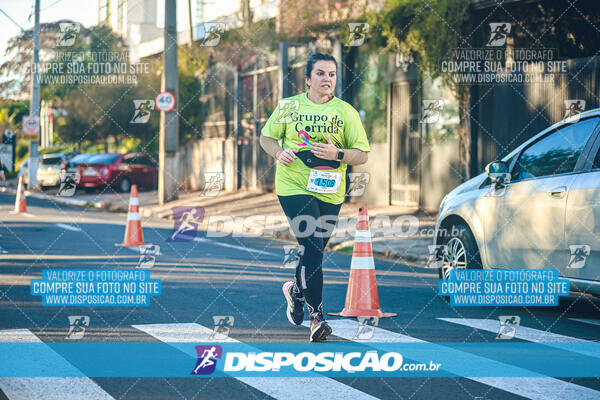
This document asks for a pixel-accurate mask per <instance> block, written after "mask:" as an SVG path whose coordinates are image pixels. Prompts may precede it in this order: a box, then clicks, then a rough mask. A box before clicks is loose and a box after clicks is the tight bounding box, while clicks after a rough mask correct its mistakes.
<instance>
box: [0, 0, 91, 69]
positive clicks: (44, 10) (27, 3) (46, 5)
mask: <svg viewBox="0 0 600 400" xmlns="http://www.w3.org/2000/svg"><path fill="white" fill-rule="evenodd" d="M34 4H35V3H34V1H33V0H0V9H2V11H4V12H5V13H6V14H8V15H9V16H10V17H11V18H12V19H14V20H15V22H16V23H17V24H19V25H21V27H23V29H31V28H32V27H33V6H34ZM30 16H31V18H29V17H30ZM59 19H71V20H73V21H77V22H81V23H82V24H83V25H85V26H91V25H96V22H97V19H98V0H40V22H42V23H43V22H52V21H57V20H59ZM19 31H20V29H19V27H18V26H16V25H15V24H14V23H13V22H11V21H10V20H9V19H8V18H7V17H6V15H4V14H2V13H0V38H1V39H0V60H4V52H5V51H6V46H7V44H8V39H9V38H11V37H13V36H16V35H18V34H19Z"/></svg>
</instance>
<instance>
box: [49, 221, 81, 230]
mask: <svg viewBox="0 0 600 400" xmlns="http://www.w3.org/2000/svg"><path fill="white" fill-rule="evenodd" d="M55 225H56V226H58V227H59V228H63V229H66V230H68V231H73V232H81V228H78V227H76V226H72V225H67V224H61V223H58V224H55Z"/></svg>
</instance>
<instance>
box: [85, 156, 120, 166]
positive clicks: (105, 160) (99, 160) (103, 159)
mask: <svg viewBox="0 0 600 400" xmlns="http://www.w3.org/2000/svg"><path fill="white" fill-rule="evenodd" d="M117 157H119V156H118V155H116V154H97V155H95V156H91V157H90V158H89V160H87V163H88V164H112V163H113V162H114V161H115V160H116V159H117Z"/></svg>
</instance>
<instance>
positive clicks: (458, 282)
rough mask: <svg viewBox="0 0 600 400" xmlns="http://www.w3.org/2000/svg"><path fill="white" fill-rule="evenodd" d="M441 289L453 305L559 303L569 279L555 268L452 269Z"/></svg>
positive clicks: (565, 292) (566, 291)
mask: <svg viewBox="0 0 600 400" xmlns="http://www.w3.org/2000/svg"><path fill="white" fill-rule="evenodd" d="M438 289H439V294H440V295H442V296H450V305H452V306H510V307H513V306H527V307H531V306H557V305H558V298H559V297H560V296H568V295H569V293H570V282H569V280H568V279H565V278H560V277H559V276H558V271H557V270H553V269H542V270H529V269H514V270H500V269H498V270H491V269H452V270H450V276H449V279H440V280H439V283H438Z"/></svg>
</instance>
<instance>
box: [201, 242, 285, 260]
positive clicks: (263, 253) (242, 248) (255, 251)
mask: <svg viewBox="0 0 600 400" xmlns="http://www.w3.org/2000/svg"><path fill="white" fill-rule="evenodd" d="M194 241H195V242H203V243H210V244H214V245H216V246H221V247H228V248H230V249H237V250H244V251H248V252H250V253H257V254H262V255H268V256H274V254H273V253H270V252H268V251H263V250H256V249H250V248H248V247H244V246H236V245H234V244H229V243H221V242H218V241H216V240H210V239H206V238H194Z"/></svg>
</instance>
